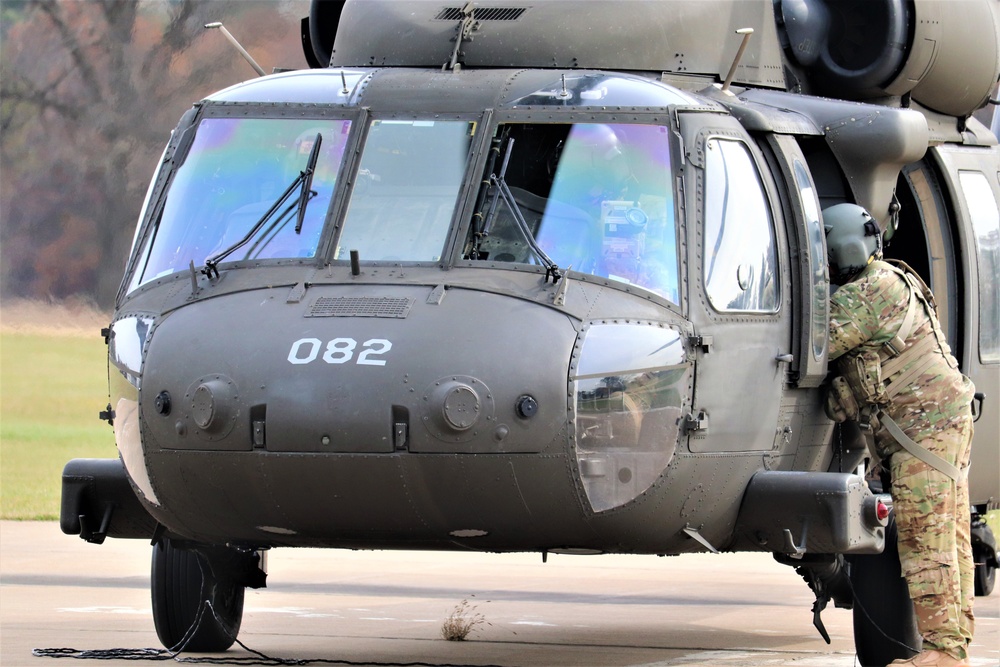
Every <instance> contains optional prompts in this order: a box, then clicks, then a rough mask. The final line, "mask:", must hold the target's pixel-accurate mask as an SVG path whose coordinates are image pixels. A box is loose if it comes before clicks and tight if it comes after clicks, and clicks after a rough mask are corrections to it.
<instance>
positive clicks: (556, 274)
mask: <svg viewBox="0 0 1000 667" xmlns="http://www.w3.org/2000/svg"><path fill="white" fill-rule="evenodd" d="M513 150H514V139H513V137H511V138H510V139H508V140H507V151H506V154H505V155H504V157H503V164H502V165H501V166H500V173H499V174H490V184H491V185H492V186H493V187H494V188H496V190H495V191H494V193H493V201H492V202H490V211H489V213H487V215H486V219H485V221H484V222H483V230H482V232H481V237H482V238H485V237H487V236H489V235H490V227H491V226H492V225H493V219H494V217H495V216H496V210H497V202H498V201H499V199H500V197H503V200H504V203H506V204H507V208H509V209H510V212H511V215H512V216H513V218H514V223H515V226H516V227H517V229H518V230H519V231H520V232H521V236H523V237H524V240H525V241H526V242H527V243H528V247H529V248H531V250H532V252H534V253H535V255H536V256H537V257H538V259H540V260H541V262H542V265H543V266H544V267H545V281H546V282H548V280H549V278H552V282H557V281H558V280H559V278H561V277H562V272H561V271H560V269H559V266H558V265H557V264H556V263H555V262H553V261H552V258H550V257H549V256H548V255H547V254H545V251H544V250H542V247H541V246H540V245H538V241H536V240H535V237H534V235H533V234H532V233H531V228H530V227H529V226H528V223H527V221H526V220H525V219H524V215H523V214H522V213H521V207H520V205H518V203H517V200H515V199H514V194H513V193H512V192H511V191H510V187H509V186H508V185H507V181H506V180H504V176H505V175H506V173H507V165H508V164H509V163H510V154H511V153H512V152H513Z"/></svg>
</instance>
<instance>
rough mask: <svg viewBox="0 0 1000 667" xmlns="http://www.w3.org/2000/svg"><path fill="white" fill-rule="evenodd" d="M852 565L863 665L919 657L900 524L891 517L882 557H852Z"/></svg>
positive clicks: (856, 638) (856, 640) (857, 639)
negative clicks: (901, 556) (903, 568)
mask: <svg viewBox="0 0 1000 667" xmlns="http://www.w3.org/2000/svg"><path fill="white" fill-rule="evenodd" d="M848 562H849V563H850V565H851V585H852V586H853V588H854V595H855V600H854V648H855V650H856V651H857V653H858V660H859V661H860V662H861V665H862V666H863V667H884V665H887V664H889V663H890V662H892V661H893V660H896V659H898V658H910V657H912V656H914V655H916V654H917V652H918V651H919V649H920V646H921V644H922V640H921V638H920V633H918V632H917V618H916V615H915V614H914V612H913V602H912V601H911V600H910V592H909V590H907V588H906V580H905V579H903V577H902V571H901V568H900V566H899V550H898V548H897V546H896V521H895V518H894V517H893V516H892V515H891V514H890V515H889V525H888V526H886V530H885V549H884V550H883V551H882V553H880V554H877V555H871V556H849V557H848ZM866 612H867V613H866ZM873 622H874V624H873ZM876 626H877V627H876ZM883 633H884V634H883ZM886 635H888V638H887V637H886ZM897 642H898V643H897ZM911 649H912V650H911Z"/></svg>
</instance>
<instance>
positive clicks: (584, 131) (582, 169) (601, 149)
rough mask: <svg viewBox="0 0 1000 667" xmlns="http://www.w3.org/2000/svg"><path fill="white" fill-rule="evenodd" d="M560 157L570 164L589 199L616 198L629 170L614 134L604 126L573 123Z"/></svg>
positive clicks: (628, 176)
mask: <svg viewBox="0 0 1000 667" xmlns="http://www.w3.org/2000/svg"><path fill="white" fill-rule="evenodd" d="M560 160H562V161H565V162H568V163H569V164H570V165H572V169H573V170H574V171H575V172H576V173H577V178H579V179H580V184H581V185H585V187H586V189H587V191H588V198H590V199H593V200H597V201H599V200H605V199H620V198H622V196H623V192H624V190H625V188H626V187H627V184H628V182H629V180H630V179H631V176H632V170H631V168H630V166H629V162H628V159H627V158H626V156H625V152H624V150H623V147H622V142H621V140H620V138H619V137H618V134H617V133H616V132H615V130H614V129H612V128H611V127H610V126H608V125H604V124H601V123H589V124H588V123H584V124H578V125H575V126H573V129H572V130H571V132H570V135H569V138H568V140H567V144H566V148H565V150H564V151H563V153H562V155H561V157H560Z"/></svg>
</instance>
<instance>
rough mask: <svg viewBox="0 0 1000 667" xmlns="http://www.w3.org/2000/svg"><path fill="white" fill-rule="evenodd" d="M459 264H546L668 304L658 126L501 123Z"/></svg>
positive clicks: (672, 281) (669, 204)
mask: <svg viewBox="0 0 1000 667" xmlns="http://www.w3.org/2000/svg"><path fill="white" fill-rule="evenodd" d="M494 145H495V148H496V159H495V160H493V162H492V165H491V172H490V174H489V175H488V178H487V180H488V183H487V184H486V185H484V189H483V192H482V193H481V195H480V200H479V201H480V205H479V210H478V211H477V216H476V220H477V224H474V225H473V226H472V228H471V230H470V236H469V238H468V240H467V244H466V252H465V257H466V258H467V259H471V260H487V261H489V262H491V263H495V262H511V263H522V264H536V265H543V266H551V265H554V266H556V267H558V268H559V269H560V270H566V269H572V270H573V271H575V272H580V273H586V274H590V275H593V276H599V277H602V278H608V279H610V280H613V281H616V282H619V283H623V284H629V285H636V286H638V287H642V288H644V289H647V290H650V291H653V292H656V293H657V294H659V295H660V296H663V297H665V298H667V299H669V300H670V301H673V302H674V303H679V296H678V284H679V279H678V261H677V242H676V233H677V232H676V225H675V220H674V195H673V189H672V183H673V178H672V173H671V160H670V134H669V132H668V129H667V128H666V127H664V126H659V125H633V124H620V123H619V124H607V123H578V124H574V125H570V124H518V123H511V124H506V125H501V126H500V127H499V128H498V129H497V134H496V139H495V142H494Z"/></svg>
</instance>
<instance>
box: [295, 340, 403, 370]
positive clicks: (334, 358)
mask: <svg viewBox="0 0 1000 667" xmlns="http://www.w3.org/2000/svg"><path fill="white" fill-rule="evenodd" d="M357 347H358V341H356V340H354V339H353V338H334V339H333V340H331V341H328V342H327V344H326V346H324V345H323V341H321V340H320V339H319V338H300V339H298V340H297V341H295V342H294V343H292V349H291V350H289V351H288V361H289V363H292V364H296V365H302V364H309V363H312V362H314V361H316V359H317V358H319V356H320V351H321V350H322V352H323V361H325V362H326V363H328V364H346V363H349V362H351V360H353V359H354V351H355V349H357ZM361 347H362V350H361V352H360V353H359V354H358V355H357V361H355V362H354V363H356V364H357V365H358V366H385V362H386V360H385V359H381V358H380V357H381V356H382V355H384V354H386V353H387V352H389V350H391V349H392V342H391V341H388V340H386V339H385V338H371V339H369V340H366V341H365V342H363V343H361Z"/></svg>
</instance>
